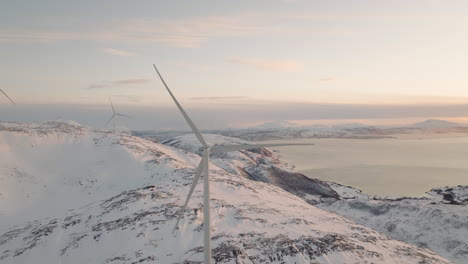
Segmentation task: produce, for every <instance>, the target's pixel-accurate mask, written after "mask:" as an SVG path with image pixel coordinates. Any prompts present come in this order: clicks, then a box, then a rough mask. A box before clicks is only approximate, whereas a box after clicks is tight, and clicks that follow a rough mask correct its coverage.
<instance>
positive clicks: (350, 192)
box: [318, 184, 468, 264]
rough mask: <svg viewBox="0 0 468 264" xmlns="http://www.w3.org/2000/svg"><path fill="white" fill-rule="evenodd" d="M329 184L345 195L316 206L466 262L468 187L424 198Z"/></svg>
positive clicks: (434, 191) (449, 257)
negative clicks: (389, 195) (387, 195)
mask: <svg viewBox="0 0 468 264" xmlns="http://www.w3.org/2000/svg"><path fill="white" fill-rule="evenodd" d="M331 186H332V188H333V189H334V190H336V191H337V192H338V193H339V194H340V195H343V194H346V196H344V198H345V199H343V200H340V201H333V202H332V203H321V204H319V205H318V206H319V207H321V208H323V209H326V210H329V211H332V212H335V213H337V214H339V215H343V216H346V217H348V218H349V219H351V220H353V221H356V222H357V223H360V224H362V225H365V226H367V227H370V228H373V229H375V230H377V231H379V232H382V233H384V234H387V235H389V236H391V237H393V238H395V239H398V240H400V241H403V242H406V243H409V244H413V245H417V246H420V247H423V248H429V249H431V250H433V251H435V252H437V253H438V254H440V255H441V256H443V257H445V258H447V259H450V260H451V261H453V262H454V263H459V264H464V263H466V260H467V259H468V205H467V204H468V186H459V187H451V188H449V187H445V188H438V189H434V190H431V191H429V192H428V194H429V195H431V196H428V197H426V198H394V199H388V198H384V197H376V196H367V195H365V194H362V193H361V192H360V191H359V190H356V189H353V188H351V187H346V186H339V185H338V184H332V185H331ZM448 194H450V195H448ZM444 198H445V199H444ZM447 198H448V200H446V199H447Z"/></svg>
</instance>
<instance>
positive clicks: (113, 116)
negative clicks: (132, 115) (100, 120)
mask: <svg viewBox="0 0 468 264" xmlns="http://www.w3.org/2000/svg"><path fill="white" fill-rule="evenodd" d="M109 102H110V105H111V107H112V116H111V118H110V119H109V121H107V123H106V127H107V125H109V123H110V121H112V119H113V120H114V132H115V127H116V125H117V116H124V117H129V116H127V115H124V114H120V113H117V112H116V111H115V108H114V104H112V100H111V98H110V97H109Z"/></svg>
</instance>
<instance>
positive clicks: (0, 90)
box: [0, 89, 15, 105]
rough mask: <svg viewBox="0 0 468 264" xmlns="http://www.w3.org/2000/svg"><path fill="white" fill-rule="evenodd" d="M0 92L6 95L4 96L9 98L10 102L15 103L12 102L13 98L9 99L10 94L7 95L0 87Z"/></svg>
mask: <svg viewBox="0 0 468 264" xmlns="http://www.w3.org/2000/svg"><path fill="white" fill-rule="evenodd" d="M0 92H2V94H4V95H5V96H6V98H8V100H10V102H11V103H12V104H14V105H15V102H13V100H11V98H10V96H8V95H7V94H6V93H5V92H4V91H3V90H2V89H0Z"/></svg>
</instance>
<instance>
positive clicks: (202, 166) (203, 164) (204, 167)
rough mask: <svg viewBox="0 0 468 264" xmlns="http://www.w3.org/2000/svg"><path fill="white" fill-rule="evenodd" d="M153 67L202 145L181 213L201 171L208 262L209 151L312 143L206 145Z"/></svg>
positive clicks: (205, 259) (209, 240) (205, 245)
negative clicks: (198, 161)
mask: <svg viewBox="0 0 468 264" xmlns="http://www.w3.org/2000/svg"><path fill="white" fill-rule="evenodd" d="M153 67H154V69H155V70H156V73H157V74H158V76H159V78H160V79H161V81H162V83H163V84H164V86H165V87H166V90H167V91H168V92H169V95H170V96H171V97H172V100H174V103H175V104H176V105H177V108H179V110H180V112H181V113H182V115H183V116H184V119H185V121H186V122H187V123H188V125H189V126H190V128H191V129H192V132H193V133H194V134H195V136H196V137H197V139H198V141H200V143H201V144H202V146H203V151H202V154H203V157H202V159H201V161H200V163H199V164H198V167H197V169H196V171H195V177H194V178H193V182H192V186H190V191H189V193H188V195H187V198H186V199H185V203H184V206H183V207H182V209H181V212H182V213H183V212H185V209H186V208H187V204H188V202H189V201H190V198H191V197H192V194H193V190H194V189H195V186H196V185H197V182H198V180H199V179H200V176H201V174H202V172H203V198H204V199H203V227H204V248H203V250H204V263H205V264H210V263H211V225H210V182H209V179H208V177H209V174H208V173H209V170H208V163H209V162H208V159H209V155H210V153H219V152H230V151H239V150H248V149H256V148H266V147H278V146H293V145H313V144H256V145H224V146H208V144H207V143H206V141H205V139H204V138H203V136H202V134H201V133H200V131H199V130H198V128H197V127H196V126H195V124H194V123H193V122H192V120H191V119H190V118H189V116H188V115H187V113H186V112H185V111H184V109H183V108H182V106H181V105H180V104H179V102H178V101H177V99H176V98H175V96H174V95H173V94H172V92H171V90H170V89H169V87H168V86H167V84H166V82H165V81H164V79H163V77H162V76H161V74H160V73H159V71H158V68H156V65H154V64H153ZM182 213H181V214H179V215H178V216H177V222H176V225H175V227H174V230H173V232H174V231H175V230H176V229H177V226H178V225H179V221H180V217H181V215H182Z"/></svg>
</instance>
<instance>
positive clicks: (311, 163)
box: [262, 135, 468, 196]
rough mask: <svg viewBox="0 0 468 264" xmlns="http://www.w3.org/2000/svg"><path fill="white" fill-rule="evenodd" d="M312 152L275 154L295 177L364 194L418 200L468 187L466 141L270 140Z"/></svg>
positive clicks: (296, 150) (289, 150)
mask: <svg viewBox="0 0 468 264" xmlns="http://www.w3.org/2000/svg"><path fill="white" fill-rule="evenodd" d="M282 142H307V143H310V142H312V143H315V146H302V147H297V146H292V147H278V148H275V149H276V150H278V151H279V152H280V153H281V156H282V157H283V160H284V161H286V162H288V163H290V164H293V165H295V166H296V171H298V172H301V173H304V174H305V175H307V176H309V177H311V178H318V179H322V180H327V181H333V182H337V183H340V184H344V185H349V186H353V187H356V188H359V189H361V190H363V191H364V192H365V193H367V194H376V195H390V196H421V195H424V193H425V192H426V191H428V190H429V189H431V188H435V187H441V186H454V185H460V184H461V185H468V137H440V135H439V136H438V137H428V136H427V135H426V136H424V137H416V136H412V137H400V138H391V139H390V138H389V139H310V140H294V141H291V140H274V141H268V142H265V141H262V143H282Z"/></svg>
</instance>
